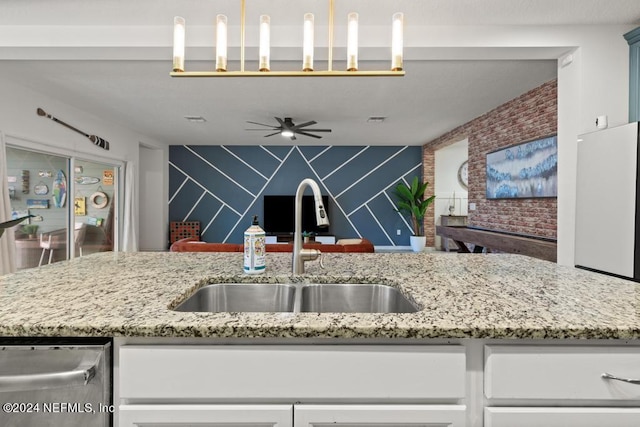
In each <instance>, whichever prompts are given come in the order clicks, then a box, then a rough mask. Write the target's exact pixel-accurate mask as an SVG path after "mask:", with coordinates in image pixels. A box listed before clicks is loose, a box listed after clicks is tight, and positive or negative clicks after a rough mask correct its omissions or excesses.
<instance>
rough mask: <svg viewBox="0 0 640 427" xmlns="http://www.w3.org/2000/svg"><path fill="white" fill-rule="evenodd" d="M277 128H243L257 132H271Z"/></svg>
mask: <svg viewBox="0 0 640 427" xmlns="http://www.w3.org/2000/svg"><path fill="white" fill-rule="evenodd" d="M276 129H277V128H274V129H245V130H257V131H259V132H271V131H273V130H276Z"/></svg>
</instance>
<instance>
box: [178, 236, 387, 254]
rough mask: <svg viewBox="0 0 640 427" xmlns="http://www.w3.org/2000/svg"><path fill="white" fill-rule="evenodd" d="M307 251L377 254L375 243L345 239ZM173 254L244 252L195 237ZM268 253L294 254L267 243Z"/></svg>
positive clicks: (182, 242) (236, 245) (180, 243)
mask: <svg viewBox="0 0 640 427" xmlns="http://www.w3.org/2000/svg"><path fill="white" fill-rule="evenodd" d="M303 246H304V247H305V248H307V249H319V250H321V251H322V252H326V253H330V252H360V253H362V252H375V250H374V247H373V243H371V242H370V241H368V240H367V239H343V240H338V241H337V242H336V243H335V244H323V243H314V242H311V243H305V244H304V245H303ZM169 250H170V251H171V252H243V251H244V245H242V244H241V243H208V242H201V241H199V240H198V239H197V238H195V237H187V238H185V239H182V240H178V241H177V242H175V243H173V244H172V245H171V247H170V248H169ZM267 252H293V244H292V243H267Z"/></svg>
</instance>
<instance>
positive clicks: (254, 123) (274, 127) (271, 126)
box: [247, 120, 278, 130]
mask: <svg viewBox="0 0 640 427" xmlns="http://www.w3.org/2000/svg"><path fill="white" fill-rule="evenodd" d="M247 123H251V124H252V125H260V126H267V127H270V128H273V129H278V126H274V125H265V124H264V123H258V122H250V121H249V120H247ZM265 130H266V129H265Z"/></svg>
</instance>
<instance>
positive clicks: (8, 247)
mask: <svg viewBox="0 0 640 427" xmlns="http://www.w3.org/2000/svg"><path fill="white" fill-rule="evenodd" d="M9 220H11V200H10V199H9V186H8V185H7V150H6V144H5V141H4V134H3V133H2V132H0V222H5V221H9ZM15 271H16V244H15V239H14V236H13V229H8V230H5V232H4V234H3V235H2V237H0V276H1V275H3V274H8V273H13V272H15Z"/></svg>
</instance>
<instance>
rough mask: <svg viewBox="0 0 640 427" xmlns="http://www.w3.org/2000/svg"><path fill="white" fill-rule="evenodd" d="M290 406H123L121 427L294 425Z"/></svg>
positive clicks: (266, 426)
mask: <svg viewBox="0 0 640 427" xmlns="http://www.w3.org/2000/svg"><path fill="white" fill-rule="evenodd" d="M292 409H293V408H292V406H291V405H121V406H120V408H119V410H120V413H119V418H118V419H119V421H120V422H119V424H118V427H195V426H197V427H291V414H292Z"/></svg>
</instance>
